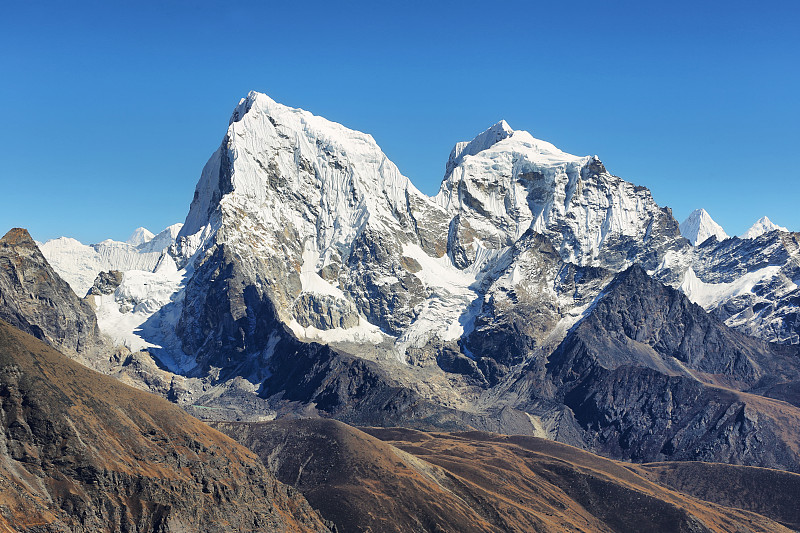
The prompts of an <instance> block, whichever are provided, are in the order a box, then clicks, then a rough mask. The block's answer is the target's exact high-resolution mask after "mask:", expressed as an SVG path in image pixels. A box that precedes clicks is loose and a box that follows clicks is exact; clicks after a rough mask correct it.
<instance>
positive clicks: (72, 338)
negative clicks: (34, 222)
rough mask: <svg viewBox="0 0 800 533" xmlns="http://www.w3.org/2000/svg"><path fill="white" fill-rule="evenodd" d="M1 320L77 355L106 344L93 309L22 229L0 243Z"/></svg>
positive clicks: (87, 352)
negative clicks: (51, 264) (75, 291)
mask: <svg viewBox="0 0 800 533" xmlns="http://www.w3.org/2000/svg"><path fill="white" fill-rule="evenodd" d="M0 319H3V320H5V321H6V322H8V323H10V324H11V325H13V326H14V327H17V328H19V329H21V330H22V331H25V332H26V333H29V334H31V335H33V336H34V337H37V338H39V339H41V340H44V341H45V342H47V343H48V344H50V345H51V346H53V347H55V348H57V349H59V350H62V351H63V352H65V353H67V354H69V355H72V356H77V357H81V358H83V357H85V356H87V355H88V354H89V353H91V352H93V351H94V350H95V349H96V348H97V347H98V346H99V345H100V343H101V341H100V330H99V329H98V327H97V319H96V318H95V314H94V312H93V311H92V309H91V307H90V306H89V305H88V304H87V303H86V302H84V301H83V300H81V299H80V298H78V297H77V296H76V295H75V293H74V292H72V290H71V289H70V287H69V285H67V282H66V281H64V280H63V279H61V277H60V276H59V275H58V274H56V272H55V271H54V270H53V269H52V268H51V267H50V264H49V263H48V262H47V259H45V257H44V255H42V252H40V251H39V248H38V247H37V246H36V243H35V242H34V240H33V239H32V238H31V236H30V234H29V233H28V231H27V230H25V229H22V228H14V229H12V230H11V231H9V232H8V233H6V235H5V236H4V237H3V238H2V239H0Z"/></svg>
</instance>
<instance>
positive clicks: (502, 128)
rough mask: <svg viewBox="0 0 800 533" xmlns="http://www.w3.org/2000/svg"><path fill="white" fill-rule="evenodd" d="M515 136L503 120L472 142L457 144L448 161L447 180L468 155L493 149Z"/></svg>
mask: <svg viewBox="0 0 800 533" xmlns="http://www.w3.org/2000/svg"><path fill="white" fill-rule="evenodd" d="M513 134H514V130H512V129H511V126H509V125H508V122H506V121H505V120H501V121H500V122H498V123H496V124H494V125H493V126H491V127H490V128H489V129H487V130H485V131H483V132H482V133H479V134H478V135H477V136H476V137H475V138H474V139H472V140H471V141H462V142H458V143H456V145H455V146H454V147H453V150H452V151H451V152H450V158H449V159H448V160H447V167H446V170H445V173H444V174H445V178H447V176H448V175H450V172H452V171H453V169H454V168H455V167H457V166H458V165H459V163H461V161H462V160H463V159H464V157H466V156H468V155H475V154H477V153H480V152H482V151H484V150H486V149H487V148H491V147H492V146H494V145H495V144H497V143H498V142H500V141H502V140H503V139H507V138H509V137H511V135H513Z"/></svg>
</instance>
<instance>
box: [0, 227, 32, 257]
mask: <svg viewBox="0 0 800 533" xmlns="http://www.w3.org/2000/svg"><path fill="white" fill-rule="evenodd" d="M0 246H3V247H4V248H9V247H14V248H15V249H17V250H20V249H22V248H27V249H28V250H29V251H31V252H33V251H34V250H38V248H37V246H36V242H35V241H34V240H33V238H32V237H31V234H30V233H28V230H26V229H25V228H11V229H10V230H8V233H6V234H5V235H4V236H3V238H2V239H0Z"/></svg>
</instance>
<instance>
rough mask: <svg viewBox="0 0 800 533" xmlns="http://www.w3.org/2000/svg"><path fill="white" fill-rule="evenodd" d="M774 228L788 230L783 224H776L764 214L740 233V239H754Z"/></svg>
mask: <svg viewBox="0 0 800 533" xmlns="http://www.w3.org/2000/svg"><path fill="white" fill-rule="evenodd" d="M775 230H778V231H789V230H788V229H787V228H784V227H783V226H778V225H777V224H775V223H774V222H772V221H771V220H770V219H769V218H767V217H765V216H764V217H761V218H759V219H758V221H757V222H756V223H755V224H753V225H752V226H751V227H750V229H749V230H747V231H745V232H744V233H743V234H742V239H755V238H756V237H759V236H761V235H763V234H765V233H769V232H770V231H775Z"/></svg>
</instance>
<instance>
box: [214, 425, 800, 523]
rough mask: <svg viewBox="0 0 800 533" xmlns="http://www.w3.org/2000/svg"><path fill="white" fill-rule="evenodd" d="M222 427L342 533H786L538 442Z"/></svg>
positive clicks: (714, 486)
mask: <svg viewBox="0 0 800 533" xmlns="http://www.w3.org/2000/svg"><path fill="white" fill-rule="evenodd" d="M218 427H219V429H221V430H222V431H224V432H226V433H228V434H229V435H231V436H232V437H234V438H236V439H237V440H238V441H239V442H241V443H243V444H246V445H247V446H248V447H250V448H251V449H253V450H254V451H255V452H256V453H257V454H258V455H259V456H260V457H261V459H262V461H263V462H264V464H265V465H267V466H268V468H270V470H271V471H273V472H274V473H275V474H276V476H277V477H278V478H279V479H281V480H283V481H285V482H287V483H291V484H293V485H294V486H295V487H297V488H298V489H299V490H301V491H302V492H303V494H304V495H305V496H306V497H307V498H308V499H309V502H311V504H312V505H313V506H314V507H315V508H317V509H319V510H320V512H321V514H322V515H323V516H325V517H327V518H329V519H331V520H332V521H333V522H334V523H335V524H336V525H337V527H338V528H339V530H340V531H343V532H356V531H397V532H401V531H424V532H434V531H436V532H450V531H452V532H456V531H457V532H473V531H474V532H478V531H481V532H484V531H496V532H500V531H618V532H623V531H741V530H743V529H744V530H748V531H782V530H784V528H782V527H781V526H780V525H779V524H777V523H775V522H773V521H771V520H769V519H767V518H764V517H763V516H758V515H756V514H752V513H747V512H743V511H739V510H734V509H731V508H725V507H721V506H718V505H713V504H709V503H706V502H702V501H699V500H698V499H695V498H692V497H690V496H687V495H685V494H681V493H680V492H677V491H671V490H668V489H665V488H664V487H663V486H659V485H657V484H656V483H653V482H649V481H646V479H645V478H643V477H640V475H637V474H635V473H633V472H631V471H630V470H629V469H628V467H627V465H622V464H619V463H615V462H613V461H609V460H606V459H601V458H599V457H597V456H594V455H591V454H589V453H586V452H582V451H580V450H577V449H575V448H572V447H569V446H565V445H562V444H557V443H553V442H550V441H546V440H543V439H537V438H532V437H506V436H501V435H494V434H488V433H479V432H470V433H451V434H447V433H422V432H419V431H413V430H405V429H398V428H389V429H382V428H362V429H361V430H359V429H356V428H353V427H350V426H347V425H345V424H342V423H340V422H336V421H331V420H280V421H275V422H264V423H258V424H249V423H240V424H236V423H222V424H219V425H218ZM775 474H776V476H777V475H779V474H782V473H778V472H775ZM785 475H789V474H785ZM675 477H677V478H678V479H682V478H681V476H675ZM794 477H798V476H794ZM707 486H708V491H707V492H708V493H710V494H711V495H712V496H713V495H714V494H716V492H719V493H723V492H724V485H723V484H722V483H719V480H718V479H714V478H711V479H709V480H708V481H707ZM759 503H761V504H765V505H768V502H766V501H760V502H759Z"/></svg>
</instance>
